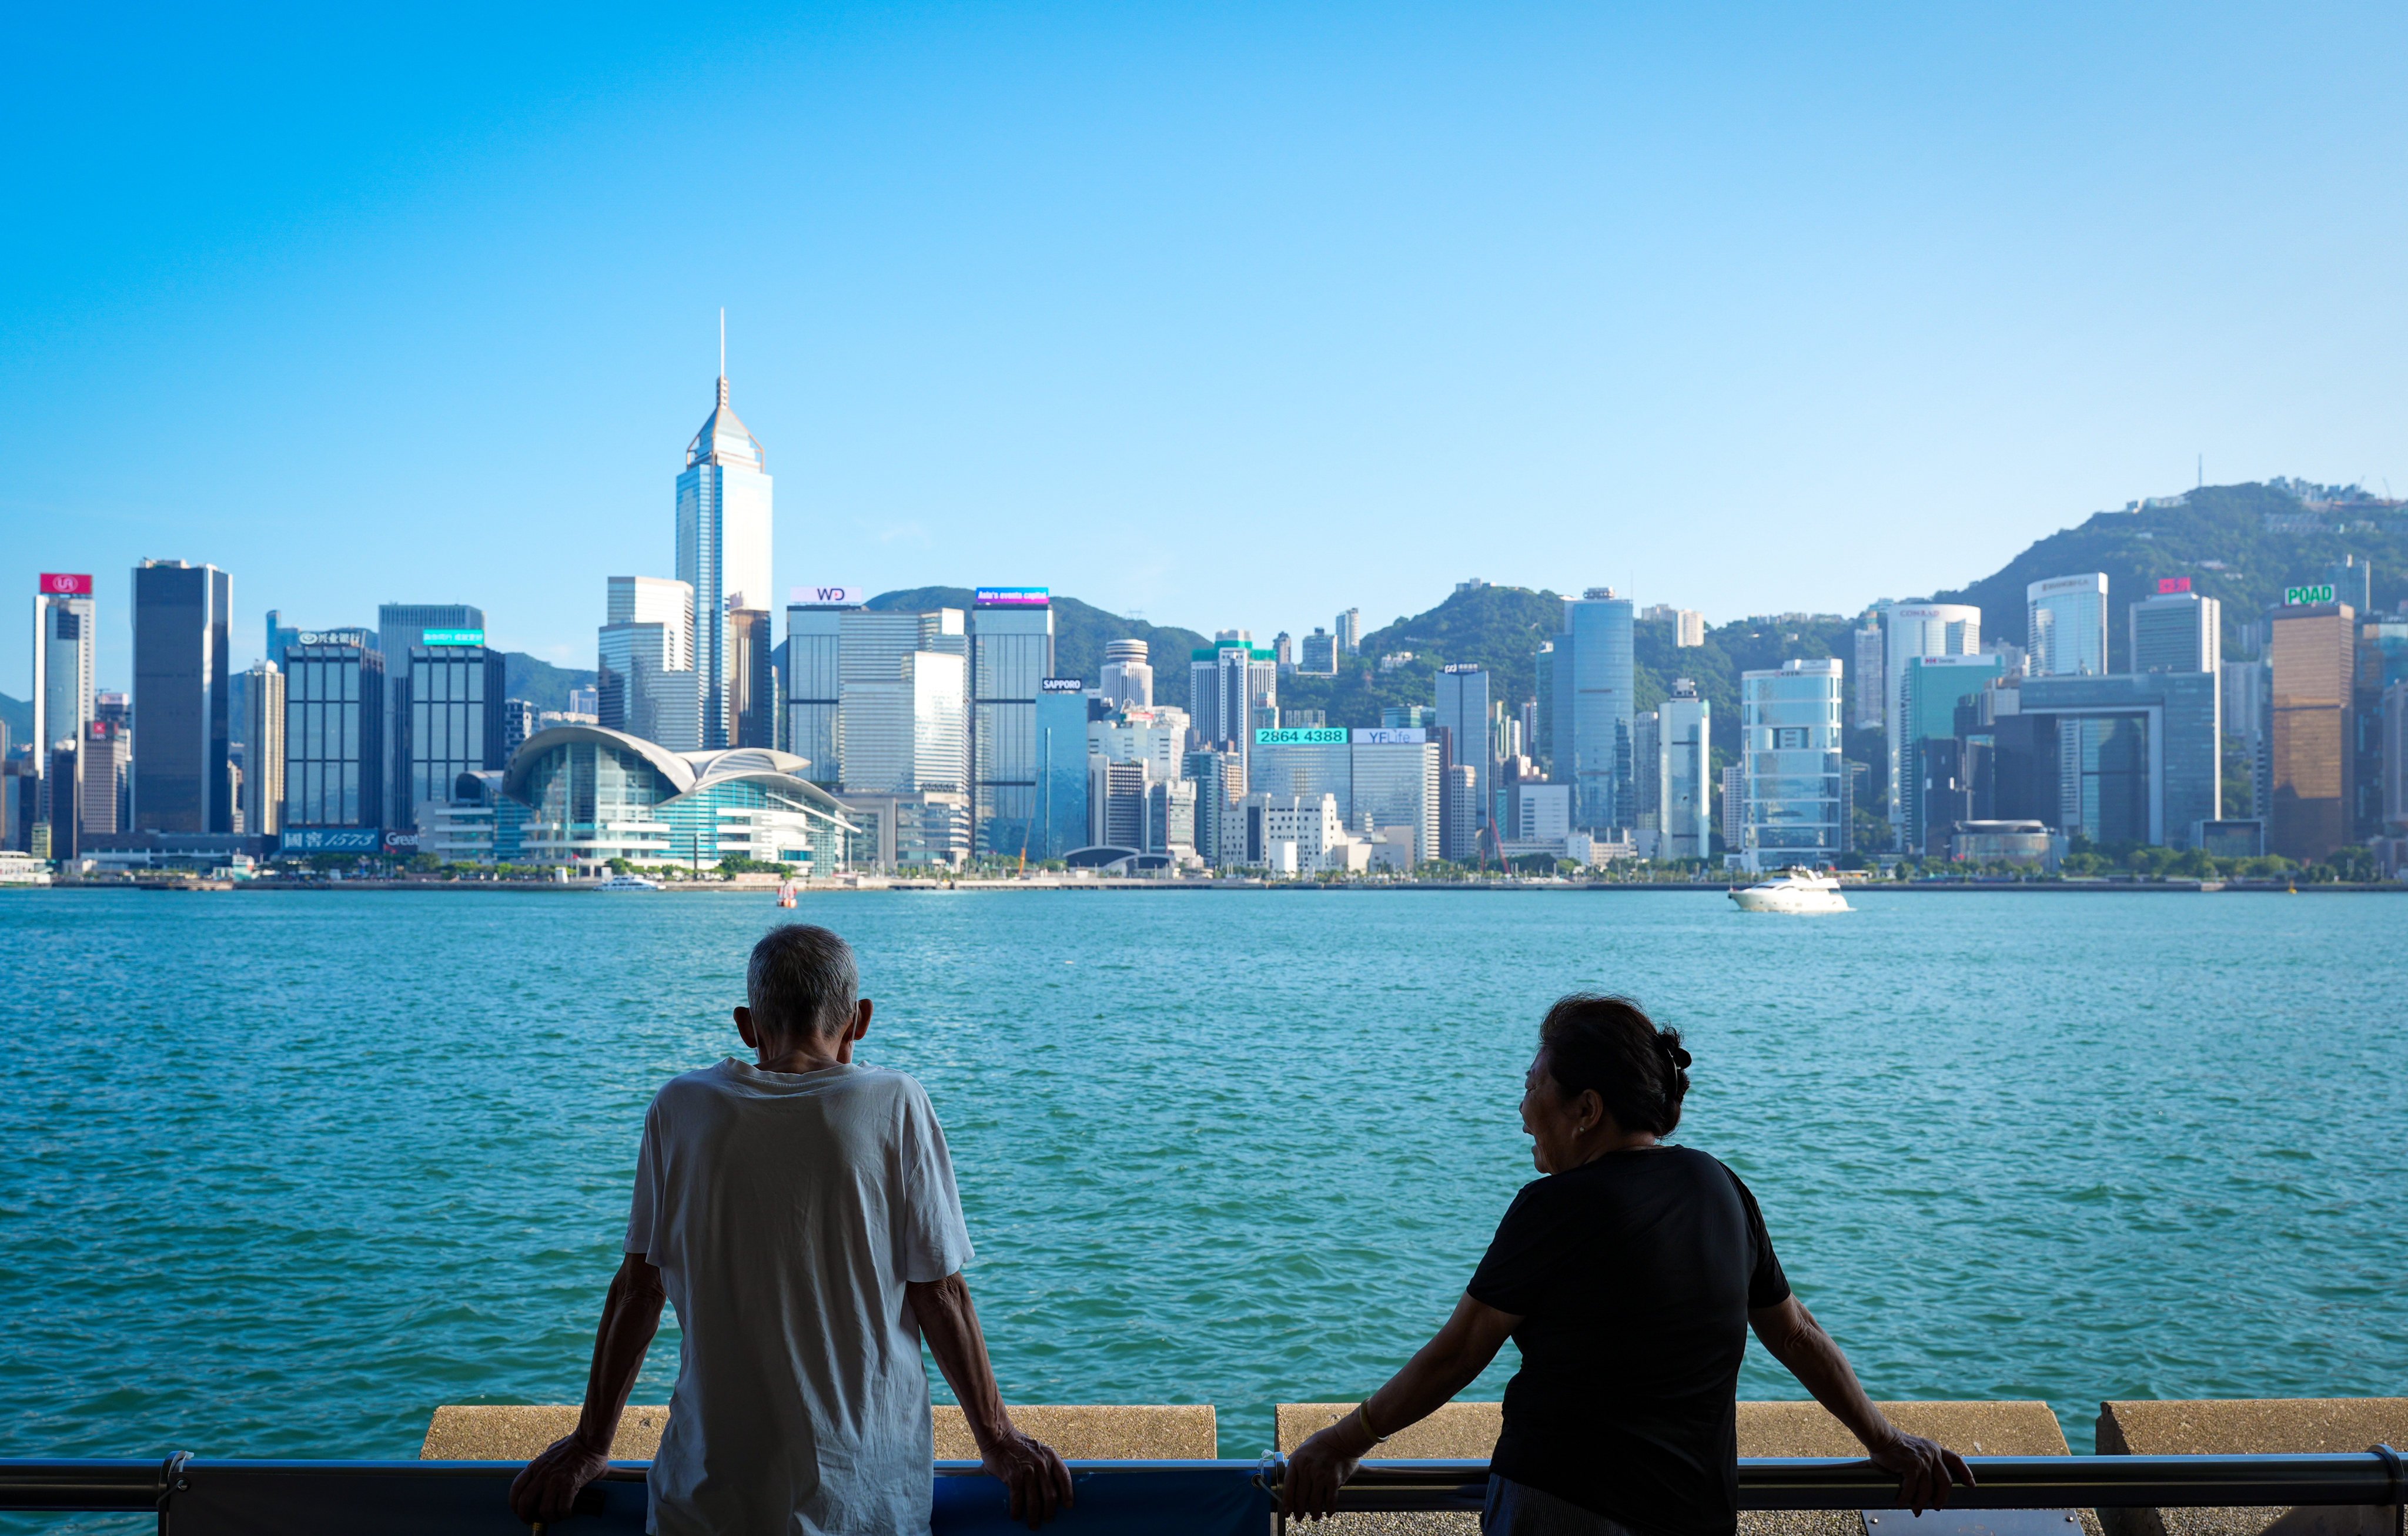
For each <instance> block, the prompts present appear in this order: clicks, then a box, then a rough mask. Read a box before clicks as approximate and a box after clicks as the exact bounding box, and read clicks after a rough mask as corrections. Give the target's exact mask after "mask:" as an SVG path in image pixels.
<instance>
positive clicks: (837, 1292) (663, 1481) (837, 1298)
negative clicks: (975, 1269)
mask: <svg viewBox="0 0 2408 1536" xmlns="http://www.w3.org/2000/svg"><path fill="white" fill-rule="evenodd" d="M626 1247H627V1252H629V1253H631V1254H642V1255H643V1256H645V1258H646V1259H648V1260H649V1261H650V1262H651V1263H652V1264H653V1265H654V1266H656V1267H657V1268H658V1269H659V1270H660V1271H661V1278H662V1280H663V1281H664V1282H665V1284H666V1285H667V1290H668V1296H669V1300H670V1301H671V1302H672V1303H673V1304H674V1305H675V1306H676V1307H677V1315H678V1325H679V1327H680V1328H681V1329H682V1330H683V1333H684V1344H683V1348H682V1350H681V1354H680V1357H679V1360H678V1380H677V1390H676V1391H675V1392H674V1393H673V1394H672V1395H671V1397H670V1399H669V1422H668V1428H667V1430H666V1431H665V1432H664V1433H663V1434H662V1436H661V1445H660V1450H659V1452H658V1453H657V1454H656V1455H655V1457H653V1460H652V1478H651V1485H652V1519H651V1521H650V1526H649V1529H652V1530H653V1531H655V1532H657V1533H658V1536H703V1533H706V1532H707V1533H710V1536H771V1533H779V1532H782V1533H787V1536H898V1533H899V1536H913V1533H924V1532H925V1531H926V1530H927V1529H928V1500H929V1493H930V1488H931V1485H932V1481H933V1477H932V1470H931V1469H932V1463H933V1461H934V1460H935V1456H936V1448H935V1445H934V1443H933V1441H932V1438H931V1432H930V1428H929V1422H928V1376H927V1371H925V1369H924V1368H923V1366H922V1364H921V1359H920V1327H919V1322H918V1320H917V1319H916V1318H915V1317H913V1316H912V1314H911V1309H910V1302H909V1301H908V1299H906V1297H905V1294H904V1290H903V1286H904V1283H905V1282H907V1281H920V1282H927V1281H934V1280H942V1279H944V1278H945V1277H946V1276H947V1275H949V1274H952V1273H953V1272H954V1271H955V1270H959V1269H960V1268H961V1267H962V1265H963V1264H964V1263H965V1262H967V1261H968V1258H969V1256H970V1239H969V1230H968V1227H966V1226H965V1225H964V1223H963V1221H962V1200H961V1195H960V1192H959V1191H957V1190H956V1189H955V1188H954V1187H953V1160H952V1158H951V1157H950V1156H947V1154H946V1151H945V1133H944V1130H943V1128H942V1127H939V1125H938V1124H937V1113H936V1111H935V1110H934V1109H932V1108H931V1107H930V1106H929V1103H928V1096H927V1094H926V1093H925V1091H924V1090H923V1089H922V1088H921V1086H920V1084H918V1083H916V1082H914V1081H912V1080H911V1079H910V1077H907V1076H906V1075H904V1074H903V1073H901V1072H896V1071H888V1070H884V1069H879V1068H871V1067H834V1068H829V1069H826V1070H824V1071H817V1072H807V1073H800V1074H796V1073H788V1072H765V1071H763V1070H761V1069H759V1068H757V1067H754V1066H752V1065H751V1064H749V1063H746V1062H740V1061H738V1060H736V1059H734V1058H733V1057H730V1058H728V1059H727V1060H724V1061H722V1062H721V1063H719V1065H717V1066H716V1067H708V1068H705V1069H702V1070H700V1071H696V1072H688V1073H686V1074H685V1075H684V1076H682V1077H679V1078H675V1079H672V1080H671V1081H670V1083H669V1084H668V1085H667V1087H665V1088H663V1089H662V1090H661V1091H660V1093H659V1094H658V1095H657V1096H656V1097H655V1098H653V1099H652V1108H651V1109H650V1110H649V1111H647V1112H646V1113H645V1115H644V1143H643V1150H642V1152H641V1154H640V1155H639V1156H638V1159H637V1163H636V1193H635V1199H634V1201H633V1203H632V1206H631V1208H630V1210H629V1212H628V1216H627V1244H626Z"/></svg>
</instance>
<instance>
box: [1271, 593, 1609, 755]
mask: <svg viewBox="0 0 2408 1536" xmlns="http://www.w3.org/2000/svg"><path fill="white" fill-rule="evenodd" d="M1563 620H1564V600H1563V599H1562V598H1561V597H1559V596H1556V595H1555V594H1554V593H1552V592H1532V591H1530V590H1529V589H1528V588H1527V587H1498V586H1484V587H1477V588H1474V589H1473V590H1471V591H1469V592H1458V593H1455V595H1453V596H1450V597H1448V598H1447V599H1446V601H1444V602H1442V603H1441V604H1439V605H1438V606H1437V607H1436V608H1433V609H1431V610H1429V611H1427V612H1426V613H1418V614H1414V615H1413V616H1412V617H1411V618H1401V619H1398V620H1397V621H1396V622H1395V623H1394V624H1388V625H1386V626H1384V627H1383V628H1380V629H1375V630H1373V631H1371V632H1370V633H1369V634H1368V635H1365V636H1364V637H1363V651H1362V654H1360V655H1357V656H1347V657H1343V658H1341V659H1340V663H1339V670H1338V675H1337V676H1336V677H1334V678H1332V677H1305V676H1301V675H1294V676H1289V677H1284V678H1282V679H1281V680H1280V705H1281V707H1282V708H1283V709H1306V710H1323V711H1327V713H1328V717H1329V724H1331V725H1363V726H1368V725H1378V724H1379V723H1380V711H1381V710H1382V708H1383V707H1384V706H1389V705H1407V704H1429V703H1432V702H1434V701H1435V700H1436V699H1437V697H1438V682H1437V679H1438V672H1439V668H1441V667H1444V666H1446V665H1447V664H1448V663H1450V662H1472V663H1477V664H1478V665H1480V666H1483V667H1485V668H1488V669H1489V671H1490V672H1491V673H1492V674H1494V675H1493V676H1492V677H1491V678H1490V679H1489V684H1488V688H1489V697H1490V698H1492V699H1497V700H1501V701H1503V702H1504V703H1505V704H1506V706H1507V707H1508V708H1510V709H1519V708H1520V707H1521V703H1522V701H1523V700H1524V699H1526V698H1528V697H1530V696H1531V693H1532V690H1533V689H1534V688H1535V686H1536V680H1537V676H1538V670H1537V666H1536V663H1535V660H1534V658H1535V657H1536V656H1537V655H1538V653H1539V647H1540V646H1541V644H1542V643H1544V642H1545V640H1546V639H1548V637H1550V636H1552V635H1553V634H1555V631H1556V630H1557V629H1559V628H1561V627H1562V626H1563ZM1408 651H1410V652H1412V657H1413V659H1412V661H1409V662H1407V663H1405V664H1404V665H1403V666H1401V667H1398V668H1397V669H1396V670H1395V671H1392V672H1383V671H1381V670H1380V669H1379V664H1380V658H1381V657H1382V656H1385V655H1394V654H1398V653H1403V652H1408Z"/></svg>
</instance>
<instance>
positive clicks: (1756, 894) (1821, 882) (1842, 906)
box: [1730, 865, 1856, 913]
mask: <svg viewBox="0 0 2408 1536" xmlns="http://www.w3.org/2000/svg"><path fill="white" fill-rule="evenodd" d="M1730 898H1731V900H1732V902H1733V903H1734V904H1736V905H1737V906H1738V908H1739V910H1740V911H1742V912H1798V913H1808V912H1853V911H1855V910H1856V909H1854V908H1852V907H1850V906H1849V905H1848V898H1847V897H1844V896H1842V895H1841V894H1840V883H1839V882H1838V881H1837V880H1835V879H1833V878H1831V877H1830V876H1828V875H1818V874H1816V873H1815V872H1814V871H1813V870H1812V869H1809V868H1804V867H1803V866H1799V865H1792V866H1791V867H1790V868H1786V869H1784V870H1782V871H1781V873H1780V874H1778V875H1776V876H1774V877H1773V878H1772V879H1770V880H1768V881H1766V882H1764V883H1762V884H1760V885H1747V886H1742V887H1741V888H1740V889H1739V890H1736V891H1733V892H1731V893H1730Z"/></svg>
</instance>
